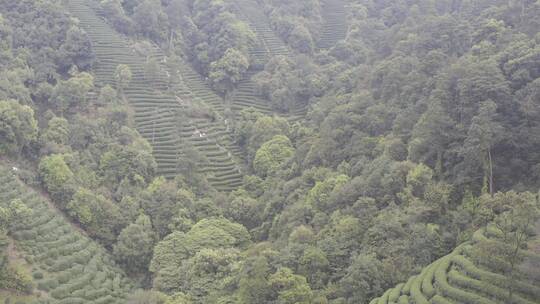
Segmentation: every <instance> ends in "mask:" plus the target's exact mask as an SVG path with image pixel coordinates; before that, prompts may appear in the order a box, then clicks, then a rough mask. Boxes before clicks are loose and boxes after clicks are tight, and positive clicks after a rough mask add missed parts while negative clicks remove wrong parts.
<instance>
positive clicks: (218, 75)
mask: <svg viewBox="0 0 540 304" xmlns="http://www.w3.org/2000/svg"><path fill="white" fill-rule="evenodd" d="M248 67H249V61H248V59H247V58H246V57H245V56H244V54H242V53H241V52H240V51H238V50H235V49H227V51H225V54H224V55H223V57H221V58H220V59H219V60H218V61H214V62H212V63H211V64H210V74H209V75H208V76H209V77H210V80H211V81H212V84H213V86H214V87H215V88H216V90H218V91H219V92H221V93H227V92H230V91H232V89H234V86H235V85H236V84H237V83H238V82H239V81H240V80H242V75H243V74H244V73H245V72H246V70H247V69H248Z"/></svg>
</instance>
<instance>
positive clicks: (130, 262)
mask: <svg viewBox="0 0 540 304" xmlns="http://www.w3.org/2000/svg"><path fill="white" fill-rule="evenodd" d="M155 239H156V236H155V233H154V230H153V229H152V223H151V222H150V218H149V217H148V216H146V215H144V214H141V215H139V217H138V218H137V220H136V221H135V222H134V223H131V224H130V225H129V226H127V227H126V228H124V230H122V232H121V233H120V235H119V236H118V242H117V243H116V244H115V245H114V251H113V252H114V255H115V256H116V258H117V259H118V260H119V261H120V263H123V264H125V266H126V268H127V269H129V271H133V272H144V271H146V269H147V268H148V265H149V264H150V260H151V259H152V251H153V248H154V243H155Z"/></svg>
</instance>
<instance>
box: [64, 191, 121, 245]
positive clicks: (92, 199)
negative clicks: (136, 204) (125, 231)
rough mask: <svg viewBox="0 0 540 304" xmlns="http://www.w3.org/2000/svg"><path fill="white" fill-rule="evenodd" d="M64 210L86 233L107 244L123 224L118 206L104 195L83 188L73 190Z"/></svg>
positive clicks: (110, 242)
mask: <svg viewBox="0 0 540 304" xmlns="http://www.w3.org/2000/svg"><path fill="white" fill-rule="evenodd" d="M66 211H67V213H68V214H69V215H70V216H71V217H72V218H73V219H74V220H75V221H77V222H78V223H79V224H81V226H82V227H83V228H84V229H85V231H87V232H88V234H90V235H91V236H93V237H95V238H97V239H99V240H100V241H102V242H103V243H104V244H106V245H107V246H111V245H112V244H113V242H114V241H115V240H116V236H117V235H118V233H119V230H120V227H122V226H123V224H124V223H123V220H122V219H121V217H120V210H119V208H118V206H116V205H115V204H114V203H113V202H111V201H110V200H108V199H107V198H105V197H104V196H102V195H99V194H95V193H93V192H91V191H90V190H88V189H84V188H80V189H79V190H77V192H75V194H74V195H73V198H72V199H71V201H70V202H69V203H68V204H67V206H66Z"/></svg>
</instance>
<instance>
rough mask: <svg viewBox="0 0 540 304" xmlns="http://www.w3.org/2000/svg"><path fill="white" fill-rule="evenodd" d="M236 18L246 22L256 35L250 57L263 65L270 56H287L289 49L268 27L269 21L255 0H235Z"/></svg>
mask: <svg viewBox="0 0 540 304" xmlns="http://www.w3.org/2000/svg"><path fill="white" fill-rule="evenodd" d="M234 4H235V5H236V10H237V16H238V17H239V18H240V19H241V20H243V21H244V22H246V23H247V24H248V25H249V26H250V28H251V30H253V31H254V32H255V34H256V35H257V43H256V45H255V46H254V47H253V48H252V49H251V50H250V55H251V57H252V58H255V59H256V61H257V62H262V63H263V64H264V63H266V62H267V61H268V59H270V57H272V56H277V55H283V56H289V55H290V54H289V49H288V48H287V46H286V45H285V43H284V42H283V40H281V38H280V37H278V35H277V34H276V33H275V32H274V31H273V30H272V28H271V27H270V21H269V20H268V17H267V16H266V15H265V13H264V11H263V8H262V6H261V5H260V4H259V3H257V2H256V1H255V0H236V1H235V2H234Z"/></svg>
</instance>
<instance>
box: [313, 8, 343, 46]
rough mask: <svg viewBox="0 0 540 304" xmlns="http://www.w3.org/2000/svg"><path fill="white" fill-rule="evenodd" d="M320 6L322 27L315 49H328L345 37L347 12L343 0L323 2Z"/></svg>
mask: <svg viewBox="0 0 540 304" xmlns="http://www.w3.org/2000/svg"><path fill="white" fill-rule="evenodd" d="M321 4H322V7H321V13H322V17H323V25H322V30H321V36H320V38H319V40H318V41H317V47H318V48H320V49H329V48H331V47H333V46H334V45H336V43H337V42H338V41H340V40H343V39H345V37H346V36H347V11H346V6H345V1H344V0H323V1H322V2H321Z"/></svg>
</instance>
